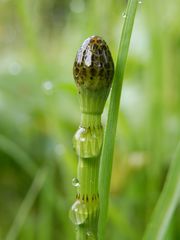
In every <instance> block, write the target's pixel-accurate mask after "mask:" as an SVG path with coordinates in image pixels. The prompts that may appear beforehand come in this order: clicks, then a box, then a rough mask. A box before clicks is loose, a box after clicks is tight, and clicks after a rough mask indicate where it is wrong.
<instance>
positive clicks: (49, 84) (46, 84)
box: [42, 80, 54, 95]
mask: <svg viewBox="0 0 180 240" xmlns="http://www.w3.org/2000/svg"><path fill="white" fill-rule="evenodd" d="M42 87H43V89H44V91H45V93H46V94H48V95H49V94H51V93H52V90H53V88H54V85H53V83H52V82H51V81H49V80H48V81H45V82H44V83H43V85H42Z"/></svg>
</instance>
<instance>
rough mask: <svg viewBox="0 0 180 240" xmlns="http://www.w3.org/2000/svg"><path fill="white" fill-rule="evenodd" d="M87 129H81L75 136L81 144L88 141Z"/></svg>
mask: <svg viewBox="0 0 180 240" xmlns="http://www.w3.org/2000/svg"><path fill="white" fill-rule="evenodd" d="M85 134H86V129H85V128H82V127H80V128H79V129H78V131H77V132H76V134H75V139H77V140H79V141H80V142H85V141H86V135H85Z"/></svg>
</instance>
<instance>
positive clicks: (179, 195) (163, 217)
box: [143, 142, 180, 240]
mask: <svg viewBox="0 0 180 240" xmlns="http://www.w3.org/2000/svg"><path fill="white" fill-rule="evenodd" d="M179 199H180V142H179V144H178V147H177V150H176V152H175V156H174V158H173V159H172V161H171V165H170V169H169V172H168V175H167V178H166V182H165V185H164V188H163V191H162V193H161V195H160V197H159V200H158V202H157V205H156V207H155V209H154V213H153V215H152V219H151V222H150V224H149V225H148V227H147V229H146V231H145V234H144V238H143V240H151V239H154V240H162V239H164V237H165V234H166V232H167V230H168V225H169V223H170V221H171V218H172V216H173V213H174V210H175V208H176V206H177V203H178V200H179Z"/></svg>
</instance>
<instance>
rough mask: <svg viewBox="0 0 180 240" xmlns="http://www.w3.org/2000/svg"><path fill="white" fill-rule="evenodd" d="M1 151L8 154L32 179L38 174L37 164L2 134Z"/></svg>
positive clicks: (0, 138) (0, 140) (0, 137)
mask: <svg viewBox="0 0 180 240" xmlns="http://www.w3.org/2000/svg"><path fill="white" fill-rule="evenodd" d="M0 149H2V150H3V151H4V152H6V153H7V154H8V155H10V156H12V158H13V159H14V160H15V161H16V162H17V163H18V164H19V165H20V166H21V167H22V169H24V171H26V172H27V173H28V174H29V175H30V176H31V177H33V176H34V174H35V172H36V169H37V167H36V164H35V163H34V162H33V160H32V159H31V158H30V157H29V156H28V154H27V153H26V152H25V151H23V150H22V149H21V148H20V147H19V146H18V145H17V144H16V143H14V142H13V141H11V140H10V139H8V138H7V137H5V136H3V135H1V134H0Z"/></svg>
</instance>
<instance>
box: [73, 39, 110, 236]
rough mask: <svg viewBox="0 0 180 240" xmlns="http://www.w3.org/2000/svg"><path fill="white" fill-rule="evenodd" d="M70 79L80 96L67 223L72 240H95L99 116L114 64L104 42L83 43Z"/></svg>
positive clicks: (100, 145)
mask: <svg viewBox="0 0 180 240" xmlns="http://www.w3.org/2000/svg"><path fill="white" fill-rule="evenodd" d="M73 73H74V79H75V82H76V85H77V88H78V92H79V96H80V110H81V122H80V127H79V129H78V130H77V132H76V134H75V136H74V139H73V145H74V149H75V151H76V154H77V155H78V169H77V178H74V179H73V185H74V186H76V187H77V194H76V201H75V203H74V204H73V205H72V207H71V209H70V219H71V221H72V222H73V224H74V225H75V226H76V227H77V229H76V239H77V240H84V239H89V240H90V239H91V240H95V239H97V226H98V218H99V193H98V174H99V160H100V152H101V147H102V141H103V127H102V124H101V114H102V112H103V109H104V105H105V102H106V99H107V97H108V94H109V90H110V87H111V83H112V79H113V74H114V64H113V60H112V57H111V53H110V51H109V48H108V46H107V44H106V43H105V41H104V40H103V39H102V38H100V37H98V36H92V37H89V38H88V39H86V40H85V41H84V43H83V44H82V46H81V47H80V49H79V51H78V53H77V56H76V58H75V62H74V68H73Z"/></svg>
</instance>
